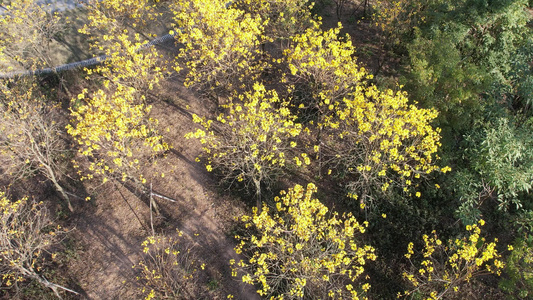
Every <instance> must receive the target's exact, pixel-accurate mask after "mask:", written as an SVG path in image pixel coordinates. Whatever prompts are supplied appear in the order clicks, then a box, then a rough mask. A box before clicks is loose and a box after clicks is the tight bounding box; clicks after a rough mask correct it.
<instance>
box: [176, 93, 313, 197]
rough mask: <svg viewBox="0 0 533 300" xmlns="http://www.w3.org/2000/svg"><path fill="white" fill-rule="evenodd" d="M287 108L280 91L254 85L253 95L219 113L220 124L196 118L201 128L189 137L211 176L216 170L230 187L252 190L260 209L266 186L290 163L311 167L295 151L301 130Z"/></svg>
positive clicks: (308, 161)
mask: <svg viewBox="0 0 533 300" xmlns="http://www.w3.org/2000/svg"><path fill="white" fill-rule="evenodd" d="M288 105H289V104H288V102H287V101H285V100H282V99H279V97H278V94H277V93H276V91H274V90H270V91H267V90H266V89H265V87H264V86H263V85H262V84H259V83H256V84H255V85H254V90H253V92H246V93H244V94H241V95H239V97H238V99H234V102H230V103H229V104H228V105H226V109H227V113H221V114H220V115H219V116H218V117H217V119H216V123H213V121H211V120H205V118H200V117H198V116H196V115H194V119H193V120H194V122H196V123H199V124H200V125H201V126H202V127H203V129H197V130H196V131H195V132H190V133H188V134H187V135H186V136H185V137H186V138H196V139H199V140H200V142H201V143H202V145H203V151H204V155H203V156H205V159H206V168H207V170H208V171H212V170H216V171H217V172H218V173H219V174H220V175H221V176H222V181H223V182H225V183H228V184H229V185H231V184H233V183H234V182H236V181H237V182H243V183H244V184H245V185H246V186H249V185H251V189H252V190H254V191H255V192H256V195H257V201H258V203H257V204H258V206H260V196H261V186H262V185H263V184H268V183H270V182H271V181H273V180H275V179H276V178H277V177H278V176H280V175H281V174H283V171H284V170H285V168H286V166H287V165H288V164H291V163H294V164H295V165H297V166H304V165H308V164H310V158H309V157H308V155H307V154H306V153H301V154H299V155H298V154H293V151H291V149H295V148H296V146H297V142H296V138H297V137H298V136H299V135H300V133H301V131H302V125H301V124H299V123H296V122H295V119H296V116H295V115H293V114H292V113H291V111H290V110H289V106H288ZM215 124H216V125H215ZM198 160H199V159H198Z"/></svg>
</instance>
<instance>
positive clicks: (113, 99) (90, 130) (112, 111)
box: [67, 84, 168, 185]
mask: <svg viewBox="0 0 533 300" xmlns="http://www.w3.org/2000/svg"><path fill="white" fill-rule="evenodd" d="M77 100H78V101H80V102H81V101H83V102H84V103H81V104H79V105H78V106H75V107H74V108H72V110H71V117H72V119H73V123H72V124H70V125H68V126H67V130H68V133H69V134H70V135H71V136H72V137H73V138H74V139H75V141H76V142H77V143H78V146H79V153H80V154H81V155H82V157H87V158H89V166H88V172H87V174H86V175H85V176H84V177H83V179H85V178H86V179H91V178H93V177H94V176H95V175H97V176H99V177H100V178H101V179H102V180H103V182H106V181H107V180H108V179H109V177H111V178H114V179H119V180H121V181H126V180H132V181H133V182H136V183H137V184H140V185H142V184H144V183H145V182H146V179H145V178H144V176H143V170H142V165H141V161H143V158H142V157H144V156H143V155H148V156H150V155H152V156H153V155H157V154H159V153H163V152H164V151H166V150H168V145H167V144H166V143H165V142H163V140H162V136H161V135H159V134H158V132H157V130H156V129H155V125H156V124H157V120H156V119H152V118H149V117H148V114H149V112H150V109H151V107H150V106H147V105H145V104H143V103H140V102H141V101H140V100H139V99H138V92H137V90H136V89H135V88H133V87H127V86H123V85H120V84H118V85H109V89H99V90H97V91H95V92H92V93H89V92H88V91H87V90H84V91H83V92H82V93H80V94H79V95H78V98H77Z"/></svg>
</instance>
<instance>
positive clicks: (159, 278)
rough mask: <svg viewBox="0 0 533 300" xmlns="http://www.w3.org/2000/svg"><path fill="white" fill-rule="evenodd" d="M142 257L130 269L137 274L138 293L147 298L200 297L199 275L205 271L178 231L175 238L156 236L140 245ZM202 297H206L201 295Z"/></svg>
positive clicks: (148, 299)
mask: <svg viewBox="0 0 533 300" xmlns="http://www.w3.org/2000/svg"><path fill="white" fill-rule="evenodd" d="M141 246H142V247H143V251H142V252H143V255H142V258H141V260H140V261H139V262H138V263H137V264H135V265H134V266H133V268H134V269H136V270H137V271H138V273H139V275H138V276H137V277H136V279H137V281H138V282H139V283H140V284H141V288H140V289H139V292H140V294H141V295H142V296H143V297H144V299H146V300H150V299H184V300H185V299H189V297H190V295H194V296H196V297H202V295H203V294H202V292H203V291H202V290H201V289H200V287H199V285H198V284H197V280H198V272H199V271H200V270H204V269H205V264H203V263H200V262H199V261H198V259H197V258H196V257H195V255H194V254H193V251H192V250H193V248H192V247H191V246H190V245H189V244H188V243H187V241H186V240H185V238H184V237H183V233H182V232H181V231H177V233H176V236H174V237H173V236H171V235H156V236H149V237H147V238H146V239H145V240H144V241H143V242H142V243H141ZM204 296H205V295H204Z"/></svg>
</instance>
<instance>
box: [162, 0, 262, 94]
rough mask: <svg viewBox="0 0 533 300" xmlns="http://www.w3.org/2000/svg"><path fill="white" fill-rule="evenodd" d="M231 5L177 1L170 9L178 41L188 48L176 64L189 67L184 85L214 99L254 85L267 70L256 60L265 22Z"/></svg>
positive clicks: (214, 0) (220, 1)
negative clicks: (244, 84)
mask: <svg viewBox="0 0 533 300" xmlns="http://www.w3.org/2000/svg"><path fill="white" fill-rule="evenodd" d="M228 4H229V3H228V1H226V0H211V1H203V0H178V1H176V3H174V4H173V5H172V6H171V10H172V12H173V13H174V21H175V27H176V28H179V32H175V33H176V40H177V42H179V43H182V44H184V45H185V47H184V48H181V49H180V53H179V55H178V57H177V64H178V65H180V66H181V65H182V64H186V67H187V72H188V73H187V78H186V81H185V85H186V86H187V87H197V88H198V90H200V91H202V92H205V93H208V92H214V93H215V96H218V95H219V94H220V93H222V94H224V93H227V92H231V91H233V90H235V89H239V88H241V86H242V84H243V83H244V82H246V81H248V82H250V81H252V82H253V80H254V78H256V77H257V75H258V74H259V72H260V71H261V70H262V69H263V68H264V64H262V63H259V62H260V61H259V60H258V59H256V58H257V57H258V56H259V54H260V52H259V48H258V46H259V45H260V44H261V39H262V33H263V30H264V28H263V25H264V23H265V22H264V21H263V20H262V19H261V17H260V16H251V15H250V14H247V13H245V12H244V11H242V10H240V9H237V8H235V7H232V6H228ZM177 30H178V29H177ZM172 33H174V32H171V34H172Z"/></svg>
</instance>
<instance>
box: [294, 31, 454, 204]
mask: <svg viewBox="0 0 533 300" xmlns="http://www.w3.org/2000/svg"><path fill="white" fill-rule="evenodd" d="M339 31H340V25H339V27H338V28H334V29H330V30H328V31H322V30H321V29H320V28H319V23H316V24H315V27H313V28H309V29H307V30H306V32H305V33H303V34H301V35H297V36H295V37H294V38H293V42H294V44H293V45H291V47H289V48H288V49H286V50H285V52H284V55H285V57H286V60H287V63H288V69H289V70H290V76H287V77H286V80H291V78H293V80H294V79H298V80H299V81H302V80H303V82H305V83H306V85H307V86H308V87H310V89H311V95H310V97H309V99H304V100H303V101H301V103H300V104H299V107H300V109H301V110H302V112H303V113H306V112H309V111H311V112H314V113H315V115H314V116H310V117H309V116H308V117H309V118H310V119H311V121H310V123H312V124H313V125H315V126H314V128H315V130H316V132H317V133H316V137H317V140H316V145H315V151H316V152H317V156H318V158H319V162H320V166H319V168H323V167H324V166H325V167H328V169H330V170H331V171H335V174H334V175H339V176H342V177H344V178H346V180H347V188H348V192H349V195H351V196H352V197H354V198H356V197H358V198H359V200H360V202H361V203H364V202H365V201H369V200H372V199H374V198H375V195H376V193H378V194H381V192H384V191H387V190H388V188H389V186H401V187H404V188H405V190H407V186H409V185H411V181H413V180H414V179H416V178H419V177H421V176H422V175H424V174H429V173H431V172H433V171H436V170H440V168H439V167H437V166H436V165H435V160H436V158H437V157H436V155H435V153H436V152H437V150H438V147H439V146H440V134H439V132H440V129H438V128H433V127H432V126H431V122H432V121H433V120H434V119H435V118H436V117H437V112H436V110H434V109H420V108H417V107H416V106H415V105H413V104H409V103H408V99H407V95H406V93H405V92H401V91H400V92H393V91H392V90H385V91H381V90H379V89H378V88H377V87H376V86H375V85H372V84H369V83H368V80H369V79H372V76H371V75H369V74H368V73H367V72H366V70H365V69H364V68H361V67H359V66H358V64H357V61H356V59H355V58H354V53H355V49H354V47H353V45H352V43H351V41H350V39H349V37H345V38H343V39H342V40H341V39H339V36H338V35H339ZM291 76H292V77H291ZM295 82H297V81H295ZM447 170H448V168H444V169H443V171H447ZM417 195H418V194H417Z"/></svg>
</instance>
